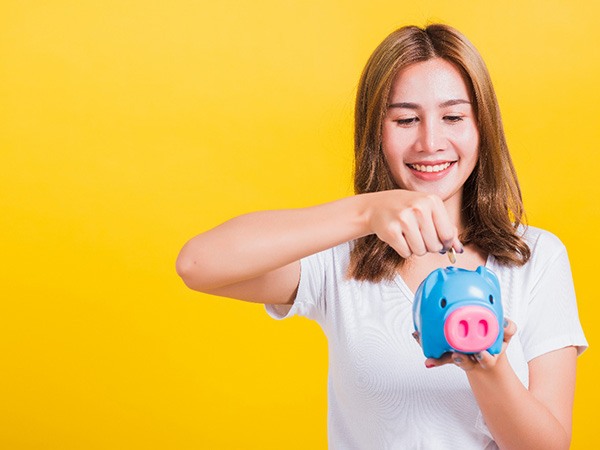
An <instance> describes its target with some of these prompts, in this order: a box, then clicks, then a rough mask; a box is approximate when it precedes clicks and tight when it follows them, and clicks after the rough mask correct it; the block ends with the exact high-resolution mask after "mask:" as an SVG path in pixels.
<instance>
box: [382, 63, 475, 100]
mask: <svg viewBox="0 0 600 450" xmlns="http://www.w3.org/2000/svg"><path fill="white" fill-rule="evenodd" d="M451 99H464V100H471V95H470V93H469V90H468V89H467V84H466V83H465V80H464V79H463V76H462V74H461V72H460V71H459V70H458V68H457V67H456V66H455V65H454V64H452V63H450V62H448V61H446V60H444V59H441V58H434V59H429V60H427V61H422V62H418V63H414V64H411V65H410V66H407V67H404V68H403V69H401V70H400V71H398V73H397V74H396V76H395V77H394V81H393V82H392V88H391V90H390V98H389V100H390V103H394V102H415V103H425V102H427V101H436V102H438V103H441V102H444V101H446V100H451Z"/></svg>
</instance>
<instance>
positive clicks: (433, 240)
mask: <svg viewBox="0 0 600 450" xmlns="http://www.w3.org/2000/svg"><path fill="white" fill-rule="evenodd" d="M418 219H419V229H420V230H421V236H422V238H423V242H424V244H425V248H426V250H427V251H428V252H430V253H439V252H441V251H443V250H444V243H443V242H442V241H440V238H439V236H438V233H437V231H436V229H435V224H434V223H433V217H432V215H431V214H421V215H420V216H419V217H418Z"/></svg>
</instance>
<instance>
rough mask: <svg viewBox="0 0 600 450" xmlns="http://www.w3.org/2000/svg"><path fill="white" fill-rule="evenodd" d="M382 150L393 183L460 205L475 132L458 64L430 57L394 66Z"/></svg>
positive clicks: (476, 137)
mask: <svg viewBox="0 0 600 450" xmlns="http://www.w3.org/2000/svg"><path fill="white" fill-rule="evenodd" d="M382 141H383V142H382V144H383V153H384V155H385V158H386V160H387V164H388V166H389V168H390V170H391V173H392V175H393V176H394V179H395V181H396V183H398V185H399V186H400V187H401V188H403V189H409V190H411V191H419V192H426V193H430V194H436V195H438V196H439V197H440V198H441V199H442V200H443V201H444V202H448V201H451V202H452V203H454V202H456V203H457V205H460V201H461V199H462V188H463V185H464V183H465V181H466V180H467V178H468V177H469V175H470V174H471V172H472V171H473V168H474V167H475V164H476V163H477V157H478V153H479V150H478V148H479V132H478V130H477V123H476V120H475V117H474V111H473V106H472V105H471V97H470V95H469V91H468V89H467V86H466V84H465V82H464V80H463V78H462V76H461V74H460V72H459V71H458V69H457V68H456V67H455V66H454V65H453V64H451V63H449V62H448V61H446V60H443V59H440V58H435V59H430V60H427V61H424V62H419V63H415V64H412V65H410V66H408V67H406V68H404V69H402V70H400V71H399V72H398V74H397V75H396V77H395V79H394V82H393V84H392V88H391V91H390V96H389V99H388V108H387V112H386V115H385V118H384V122H383V129H382Z"/></svg>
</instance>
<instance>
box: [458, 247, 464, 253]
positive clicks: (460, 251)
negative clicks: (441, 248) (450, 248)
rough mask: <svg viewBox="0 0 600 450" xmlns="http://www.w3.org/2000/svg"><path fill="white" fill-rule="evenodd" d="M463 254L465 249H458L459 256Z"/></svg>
mask: <svg viewBox="0 0 600 450" xmlns="http://www.w3.org/2000/svg"><path fill="white" fill-rule="evenodd" d="M464 252H465V248H464V247H462V246H461V247H460V248H459V249H458V253H461V254H462V253H464Z"/></svg>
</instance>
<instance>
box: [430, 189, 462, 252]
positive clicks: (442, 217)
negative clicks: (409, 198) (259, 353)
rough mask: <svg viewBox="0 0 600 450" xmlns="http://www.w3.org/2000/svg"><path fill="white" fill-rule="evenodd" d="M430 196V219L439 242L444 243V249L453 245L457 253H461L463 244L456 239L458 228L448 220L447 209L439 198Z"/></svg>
mask: <svg viewBox="0 0 600 450" xmlns="http://www.w3.org/2000/svg"><path fill="white" fill-rule="evenodd" d="M430 198H432V202H433V207H432V211H431V212H432V219H433V223H434V226H435V230H436V232H437V235H438V238H439V240H440V242H441V243H442V244H443V245H444V248H445V249H449V248H450V247H454V250H456V251H457V252H458V253H462V250H463V246H462V243H461V242H460V240H459V239H458V229H457V228H456V226H455V225H454V224H453V223H452V222H451V221H450V217H449V216H448V211H447V210H446V207H445V206H444V203H443V202H442V200H441V199H439V198H438V197H436V196H430Z"/></svg>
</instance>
